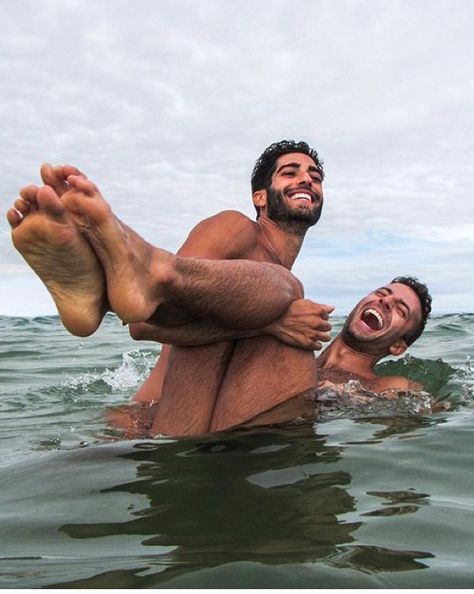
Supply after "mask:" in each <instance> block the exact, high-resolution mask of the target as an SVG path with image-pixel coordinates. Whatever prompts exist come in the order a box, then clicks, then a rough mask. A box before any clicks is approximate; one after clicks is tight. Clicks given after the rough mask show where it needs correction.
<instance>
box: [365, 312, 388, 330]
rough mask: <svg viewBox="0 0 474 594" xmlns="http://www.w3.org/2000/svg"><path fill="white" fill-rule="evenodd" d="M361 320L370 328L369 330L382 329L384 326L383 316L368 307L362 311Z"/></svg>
mask: <svg viewBox="0 0 474 594" xmlns="http://www.w3.org/2000/svg"><path fill="white" fill-rule="evenodd" d="M361 320H362V321H363V322H364V323H365V324H366V325H367V326H368V327H369V328H370V329H371V330H382V328H383V327H384V321H383V317H382V316H381V315H380V314H379V312H378V311H377V310H375V309H372V308H371V307H369V308H368V309H365V310H364V311H363V312H362V316H361Z"/></svg>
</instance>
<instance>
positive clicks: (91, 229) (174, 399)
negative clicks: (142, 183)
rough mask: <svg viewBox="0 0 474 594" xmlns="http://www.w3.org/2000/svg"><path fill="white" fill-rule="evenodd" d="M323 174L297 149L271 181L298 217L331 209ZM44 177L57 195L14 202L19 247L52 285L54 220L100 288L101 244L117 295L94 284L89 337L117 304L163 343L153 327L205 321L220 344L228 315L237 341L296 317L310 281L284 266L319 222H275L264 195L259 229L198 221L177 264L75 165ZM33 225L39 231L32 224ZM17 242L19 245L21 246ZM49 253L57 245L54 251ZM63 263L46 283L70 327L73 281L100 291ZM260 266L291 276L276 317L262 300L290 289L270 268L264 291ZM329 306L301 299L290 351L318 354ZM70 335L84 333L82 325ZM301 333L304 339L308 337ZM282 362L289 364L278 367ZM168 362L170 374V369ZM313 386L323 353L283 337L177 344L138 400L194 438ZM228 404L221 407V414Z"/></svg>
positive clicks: (164, 427)
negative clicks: (47, 261)
mask: <svg viewBox="0 0 474 594" xmlns="http://www.w3.org/2000/svg"><path fill="white" fill-rule="evenodd" d="M289 157H290V158H289ZM315 169H316V168H315V166H314V162H313V161H312V159H311V158H309V157H308V156H307V155H304V154H299V153H293V154H290V155H284V156H283V157H280V159H279V161H278V166H277V170H276V172H275V174H274V176H273V179H272V185H273V186H275V188H277V189H280V190H285V191H287V190H288V189H290V190H291V189H293V190H292V191H293V196H291V193H290V194H285V195H284V196H283V195H282V196H283V199H284V200H285V201H286V202H287V207H288V208H289V210H290V211H291V210H298V209H299V210H302V211H304V210H306V209H308V208H309V209H311V208H317V207H318V206H319V207H320V206H321V203H322V190H321V178H320V176H319V174H318V175H316V174H315ZM71 171H72V173H71ZM42 176H43V181H44V182H45V183H46V184H48V186H49V187H48V186H46V187H43V188H36V189H31V191H30V193H29V194H28V196H26V194H25V196H26V197H22V199H21V200H19V201H16V202H15V204H14V207H15V209H11V210H10V211H9V214H8V219H9V222H10V225H11V226H12V234H13V236H14V242H15V244H16V246H17V248H18V249H19V251H20V252H21V253H22V255H23V256H24V257H25V258H26V259H27V261H28V263H29V264H30V265H31V266H32V268H33V269H34V270H35V271H36V272H37V273H38V274H39V276H40V277H41V278H43V276H44V271H43V270H42V268H41V266H42V265H41V256H42V253H43V254H44V253H45V252H48V251H49V253H56V252H58V250H57V246H54V240H53V236H54V231H53V229H52V227H51V223H52V222H54V219H55V217H56V218H57V219H58V220H60V222H61V224H62V226H63V228H64V230H65V231H66V232H67V233H68V234H69V235H70V237H71V238H73V239H74V242H75V243H76V246H75V247H74V249H75V250H76V251H79V252H82V254H83V257H82V260H81V261H80V265H81V266H82V268H83V272H84V271H86V270H87V269H89V271H92V272H93V273H94V274H93V277H94V279H96V281H100V274H97V263H96V262H94V261H93V258H92V259H91V257H90V256H91V251H90V247H92V249H93V252H94V253H95V255H96V256H97V258H98V260H99V261H100V264H101V266H102V269H103V271H104V273H105V280H106V283H107V292H105V291H104V287H103V284H104V283H103V279H102V282H97V283H96V284H97V290H96V291H95V294H94V301H93V305H94V307H95V311H94V312H92V311H90V312H88V314H89V316H90V317H91V319H93V323H92V324H90V326H88V327H86V328H85V330H83V329H81V333H83V334H85V335H87V334H88V333H91V332H92V331H94V329H95V327H96V326H97V325H98V323H100V320H101V318H102V316H103V315H104V313H105V311H106V309H107V307H108V305H109V304H110V306H111V309H113V310H114V311H115V312H116V313H117V315H119V317H121V319H122V320H124V321H125V322H134V321H138V320H149V321H152V322H153V323H152V324H146V325H143V324H139V325H135V326H133V327H132V335H134V336H138V335H139V336H140V337H141V338H143V337H148V338H152V339H153V338H154V334H153V333H154V332H155V330H156V328H155V326H154V324H155V323H160V324H162V325H163V326H165V327H166V326H168V327H169V328H173V325H176V326H175V327H176V332H178V333H179V334H180V335H182V334H183V329H184V328H185V326H186V324H187V326H188V327H189V331H190V332H191V333H193V332H196V328H198V327H199V324H201V330H202V329H205V328H206V325H207V327H208V328H210V331H211V332H213V333H214V337H215V336H216V324H215V320H217V321H222V319H226V320H229V319H230V322H228V327H227V328H225V329H224V331H223V332H222V338H224V339H226V338H232V337H233V338H236V337H237V338H239V337H240V336H242V334H243V332H242V331H241V330H236V328H239V327H242V328H245V327H246V332H245V335H246V336H256V335H261V334H264V333H265V332H267V331H269V330H270V328H271V324H269V322H271V320H274V319H277V318H278V316H279V315H281V314H282V313H283V312H284V311H286V310H287V307H288V305H289V304H291V302H292V301H294V300H296V299H298V298H299V297H302V290H301V285H300V284H299V283H298V282H297V281H296V280H295V279H294V277H292V276H291V275H289V273H288V272H285V268H289V267H291V265H292V263H293V261H294V259H295V258H296V255H297V253H298V251H299V249H300V247H301V243H302V241H303V238H304V234H305V232H306V230H307V228H308V227H309V224H307V223H306V222H301V221H298V222H297V223H291V224H287V222H284V224H283V223H281V222H279V223H276V222H275V221H272V220H271V219H270V218H269V217H268V216H267V204H266V191H265V190H262V191H259V192H256V193H255V195H254V202H255V203H256V204H258V206H259V207H260V209H261V216H260V219H259V221H258V222H257V223H255V222H252V221H250V219H248V218H247V217H244V216H243V215H241V214H239V213H234V212H226V213H221V214H220V215H217V216H216V217H213V218H211V219H208V220H207V221H203V222H202V223H201V224H200V225H198V227H197V228H196V229H195V230H194V231H193V232H192V233H191V235H190V237H189V238H188V240H187V242H186V243H185V245H184V246H183V248H182V249H181V250H180V252H179V256H180V257H178V258H176V257H175V256H172V255H171V254H169V253H167V252H165V251H164V250H159V249H158V248H153V247H152V246H150V245H149V244H147V242H144V241H143V240H142V239H141V238H140V237H139V236H138V235H137V234H136V233H134V232H133V231H132V230H130V229H129V228H128V227H127V226H126V225H123V224H122V223H120V222H119V221H118V220H117V219H116V218H115V217H114V215H113V213H112V212H111V210H110V207H109V205H108V204H107V203H106V202H105V200H104V199H103V198H102V196H101V195H100V193H99V192H98V190H97V188H96V187H95V186H94V184H92V182H90V181H89V180H87V179H86V178H85V177H84V176H83V175H80V172H78V171H77V170H74V168H71V167H67V166H66V167H63V168H61V167H58V168H51V167H50V166H44V167H43V168H42ZM53 190H54V191H53ZM296 191H300V192H307V193H308V194H311V195H312V196H313V200H312V201H309V203H308V200H301V199H297V197H295V192H296ZM32 214H34V215H35V216H32ZM33 221H38V222H39V224H38V225H35V226H33V224H32V222H33ZM40 227H43V228H45V229H49V231H47V232H46V234H43V235H44V237H42V239H41V241H40V240H39V233H38V231H37V229H39V228H40ZM78 231H79V232H78ZM18 237H20V238H21V241H20V240H18V241H15V238H18ZM81 239H82V240H83V241H82V243H81V241H80V240H81ZM51 245H53V249H50V246H51ZM187 255H192V256H193V257H194V258H192V259H191V260H194V262H189V258H186V257H184V258H183V257H182V256H187ZM66 256H68V257H71V254H70V253H67V254H66ZM196 257H198V258H208V259H209V258H214V259H219V265H218V266H217V267H211V268H209V267H207V268H206V261H204V260H200V259H199V260H196V259H195V258H196ZM55 258H56V260H55V262H54V264H55V266H53V272H52V279H47V280H48V282H49V285H48V283H46V280H45V279H44V278H43V280H44V282H45V284H47V286H48V288H50V287H51V286H52V284H54V285H55V288H57V290H56V292H55V293H53V291H52V290H51V289H50V292H51V293H52V294H53V297H55V300H56V304H57V305H58V311H59V313H60V315H61V317H62V319H63V322H66V321H68V319H69V318H68V313H69V312H65V311H64V310H62V309H61V304H62V303H63V302H66V301H67V299H66V297H68V296H69V297H70V294H71V293H70V292H69V293H68V292H67V291H65V290H64V288H65V285H71V286H73V287H74V290H75V291H76V293H77V294H79V295H81V296H82V295H86V294H87V290H88V289H90V287H88V286H86V283H85V281H84V280H82V278H81V280H80V282H79V283H78V284H77V286H74V278H75V276H74V274H70V275H69V276H68V263H67V262H66V258H65V257H64V258H63V257H62V253H61V252H60V251H59V255H56V256H55ZM241 258H244V259H245V262H244V261H242V262H235V264H234V265H233V266H232V270H233V274H232V275H229V272H227V271H226V270H224V272H223V273H222V270H221V272H218V271H219V270H220V269H221V268H222V267H224V268H225V267H226V266H227V264H226V263H225V262H221V260H222V259H224V260H229V259H230V260H236V259H241ZM249 260H250V262H249ZM251 261H255V262H268V263H273V264H274V266H273V269H274V270H278V271H279V272H278V275H279V276H280V277H281V275H282V272H285V274H286V276H285V274H284V275H283V276H284V278H283V284H284V283H286V287H287V290H284V291H283V301H282V300H280V303H279V306H278V308H277V309H276V310H275V309H274V308H273V310H272V311H270V313H269V311H268V307H266V306H264V307H262V303H263V304H267V303H269V304H274V302H275V298H276V300H277V303H278V295H279V294H280V293H281V286H282V281H281V279H280V281H279V282H278V283H276V284H275V283H274V280H275V279H274V278H273V276H272V274H273V273H272V274H270V276H269V275H268V271H267V273H266V274H264V275H262V276H263V277H264V278H267V277H269V278H270V282H269V283H265V282H263V281H262V282H260V284H259V282H257V281H260V273H257V272H255V271H253V270H252V269H251V270H250V272H249V266H250V267H251V266H255V264H253V262H251ZM264 266H269V264H264ZM282 266H284V267H285V268H282ZM236 267H237V268H236ZM239 267H240V268H241V270H240V269H239ZM257 268H258V267H257ZM56 270H60V272H61V274H60V275H57V274H56V272H55V271H56ZM216 274H217V276H216ZM42 275H43V276H42ZM213 275H214V276H213ZM84 278H86V277H84ZM249 280H250V282H248V281H249ZM187 281H189V282H188V284H186V282H187ZM210 282H211V288H212V289H213V291H214V293H213V295H212V297H211V299H209V293H208V292H207V293H206V291H203V289H205V288H206V287H207V288H209V283H210ZM61 283H62V284H61ZM199 283H201V285H200V284H199ZM272 283H274V286H272ZM256 288H257V290H256ZM61 292H62V293H61ZM266 293H268V296H267V297H266ZM249 296H250V297H249ZM256 297H258V299H257V298H256ZM73 300H74V299H73ZM259 300H260V303H259V302H258V301H259ZM249 304H250V306H249ZM272 307H273V305H271V308H272ZM157 308H158V309H157ZM245 308H246V309H245ZM90 309H91V310H92V309H93V307H92V305H91V308H90ZM331 310H332V307H330V306H320V305H318V304H314V303H312V302H309V301H306V300H301V301H300V304H299V306H298V309H297V311H296V313H295V312H293V313H292V315H290V316H288V315H287V316H286V319H292V320H293V322H294V320H296V324H294V326H293V328H292V327H291V326H290V328H289V329H288V328H286V329H284V330H282V329H281V328H278V325H276V326H275V327H274V328H273V331H274V333H275V336H278V338H280V337H281V336H283V337H284V339H286V340H288V335H290V339H289V342H290V344H291V345H295V344H296V345H298V346H300V347H304V348H308V342H309V343H310V344H309V348H320V343H319V341H320V340H328V339H329V330H330V324H329V322H328V321H327V319H328V314H329V312H330V311H331ZM183 312H184V313H183ZM305 312H306V313H305ZM75 313H77V312H75ZM210 315H212V317H213V320H211V321H209V320H206V316H210ZM150 316H151V317H150ZM305 316H306V318H307V319H308V321H309V323H308V324H307V326H308V327H311V332H310V333H308V330H307V329H305V330H304V331H303V332H301V326H302V325H301V317H303V318H304V317H305ZM200 318H201V320H200ZM74 324H76V321H74ZM74 324H71V326H74ZM65 325H66V327H68V326H67V324H65ZM303 326H304V324H303ZM229 328H230V329H233V330H234V332H233V334H232V333H230V334H229ZM69 329H70V330H71V331H73V332H74V331H75V327H74V328H72V329H71V327H70V328H69ZM249 330H250V332H249ZM147 333H148V335H147ZM298 333H300V334H302V335H304V340H303V341H301V340H300V337H299V336H298ZM170 342H171V340H170ZM184 344H189V342H188V343H186V342H185V343H184ZM256 356H258V357H259V359H260V363H263V365H264V367H265V366H270V367H271V368H272V378H271V381H268V379H269V378H268V374H267V373H265V372H264V371H262V368H260V367H259V365H255V361H252V359H254V358H255V357H256ZM275 359H276V361H278V362H279V363H278V365H276V366H275ZM305 362H306V363H309V364H304V363H305ZM165 364H166V365H167V372H166V375H165V374H164V373H163V368H164V366H165ZM232 364H233V365H232ZM242 372H243V373H246V376H247V377H246V379H245V381H244V383H243V384H241V385H240V387H239V388H238V389H237V391H236V381H237V380H238V379H239V377H240V375H241V373H242ZM314 382H315V367H314V355H313V353H312V352H311V351H305V350H303V349H302V348H297V347H295V346H289V345H283V344H281V343H280V341H279V340H278V339H277V338H273V337H260V338H252V339H245V342H244V341H242V342H241V343H240V344H239V341H237V343H234V342H230V341H228V340H227V341H225V342H220V343H217V344H214V345H209V346H204V347H197V348H192V349H191V348H189V347H176V348H173V349H171V351H170V352H169V353H168V354H167V353H164V354H163V356H162V357H161V358H160V363H159V364H158V366H157V368H156V369H155V371H154V372H153V374H152V376H151V377H150V379H149V380H148V381H147V382H146V384H145V386H144V388H143V389H142V390H141V391H140V392H139V394H138V395H137V400H141V401H146V402H151V401H157V400H158V401H159V403H158V406H157V411H156V417H155V419H154V422H153V428H152V431H153V432H154V433H166V434H174V435H184V434H196V433H203V432H205V431H208V430H209V429H225V428H227V427H230V426H234V425H236V424H239V423H241V422H242V421H245V420H246V419H249V418H252V417H254V416H255V415H256V414H259V412H261V411H263V410H266V409H267V408H272V407H273V406H275V404H278V403H279V402H281V401H284V400H285V399H287V398H289V397H291V395H292V394H294V393H296V392H298V391H301V389H304V388H305V387H306V386H310V385H314ZM160 387H161V388H162V389H161V394H160ZM247 389H249V392H251V393H249V394H246V393H244V394H243V396H244V398H242V399H241V398H240V397H241V396H242V390H244V391H246V390H247ZM256 395H258V398H257V397H256ZM221 396H222V402H223V404H222V406H219V403H220V400H221ZM216 403H217V404H216ZM214 409H215V410H214ZM214 417H215V420H214Z"/></svg>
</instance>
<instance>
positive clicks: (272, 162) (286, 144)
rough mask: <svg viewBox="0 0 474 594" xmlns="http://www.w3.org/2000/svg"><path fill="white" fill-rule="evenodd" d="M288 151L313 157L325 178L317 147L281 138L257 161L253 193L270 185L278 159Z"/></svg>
mask: <svg viewBox="0 0 474 594" xmlns="http://www.w3.org/2000/svg"><path fill="white" fill-rule="evenodd" d="M288 153H303V154H304V155H308V156H309V157H311V158H312V159H313V161H314V164H315V165H316V169H317V170H318V172H319V173H320V174H321V177H322V178H323V179H324V170H323V161H322V159H320V158H319V157H318V153H317V151H316V150H315V149H313V148H311V147H310V146H309V144H308V143H307V142H304V141H299V142H296V141H295V140H280V141H279V142H274V143H273V144H271V145H270V146H268V147H267V148H266V149H265V150H264V151H263V153H262V154H261V155H260V157H259V158H258V159H257V161H256V162H255V165H254V167H253V171H252V177H251V183H252V194H253V193H254V192H256V191H257V190H263V189H266V188H268V187H269V186H270V181H271V179H272V175H273V174H274V173H275V169H276V162H277V159H278V158H279V157H281V156H282V155H287V154H288ZM255 208H256V210H257V217H258V215H259V214H260V213H259V209H258V207H255Z"/></svg>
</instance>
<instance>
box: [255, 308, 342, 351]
mask: <svg viewBox="0 0 474 594" xmlns="http://www.w3.org/2000/svg"><path fill="white" fill-rule="evenodd" d="M332 311H334V306H332V305H323V304H321V303H315V302H314V301H310V300H309V299H297V300H296V301H293V303H292V304H291V305H290V307H289V308H288V309H287V311H286V313H284V314H283V315H282V316H281V317H280V318H278V320H275V321H274V322H272V323H271V324H269V325H268V326H267V327H266V328H265V330H266V331H267V332H268V334H271V335H272V336H275V338H278V339H279V340H281V341H282V342H285V343H286V344H289V345H291V346H296V347H299V348H301V349H308V350H311V351H319V350H320V349H322V346H323V345H322V344H321V341H322V342H327V341H328V340H329V339H330V338H331V334H330V331H331V327H332V326H331V323H330V322H329V314H330V313H331V312H332Z"/></svg>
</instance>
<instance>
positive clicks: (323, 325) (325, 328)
mask: <svg viewBox="0 0 474 594" xmlns="http://www.w3.org/2000/svg"><path fill="white" fill-rule="evenodd" d="M314 329H315V330H319V331H321V332H329V331H330V330H332V324H331V323H330V322H326V321H324V320H323V321H320V322H319V323H318V324H315V325H314Z"/></svg>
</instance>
